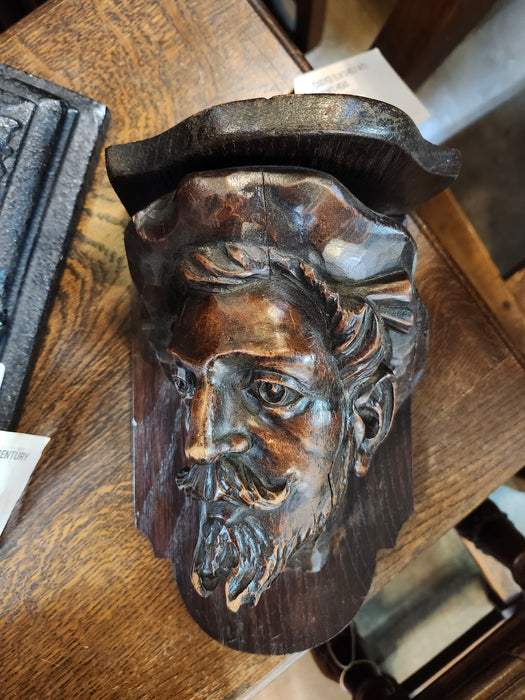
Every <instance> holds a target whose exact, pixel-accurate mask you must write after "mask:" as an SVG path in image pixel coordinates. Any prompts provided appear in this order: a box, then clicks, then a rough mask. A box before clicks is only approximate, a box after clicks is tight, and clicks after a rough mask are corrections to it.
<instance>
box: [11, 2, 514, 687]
mask: <svg viewBox="0 0 525 700" xmlns="http://www.w3.org/2000/svg"><path fill="white" fill-rule="evenodd" d="M0 49H1V53H0V57H1V60H2V61H3V62H5V63H9V64H11V65H13V66H16V67H18V68H22V69H24V70H28V71H30V72H33V73H36V74H38V75H40V76H41V77H43V78H47V79H49V80H53V81H55V82H57V83H59V84H61V85H64V86H66V87H68V88H71V89H73V90H77V91H79V92H82V93H84V94H86V95H88V96H89V97H92V98H94V99H96V100H99V101H101V102H103V103H105V104H106V105H108V107H109V108H110V109H111V112H112V122H111V127H110V131H109V134H108V137H107V143H108V144H109V143H116V142H126V141H130V140H137V139H142V138H145V137H147V136H150V135H153V134H155V133H157V132H159V131H161V130H163V129H166V128H168V127H169V126H172V125H173V124H175V123H176V122H178V121H180V120H181V119H183V118H185V117H187V116H189V115H190V114H192V113H194V112H196V111H199V110H201V109H203V108H205V107H208V106H210V105H213V104H217V103H220V102H224V101H229V100H234V99H243V98H249V97H257V96H269V95H272V94H277V93H285V92H289V91H290V90H291V88H292V85H293V78H294V76H295V75H296V74H297V73H298V71H299V67H298V66H299V62H298V59H294V58H293V57H292V56H291V55H290V54H289V53H288V52H287V50H286V48H285V47H284V45H283V43H282V42H281V41H279V39H278V38H277V36H276V35H275V34H274V33H273V32H272V31H271V30H270V29H269V28H268V26H267V24H265V23H264V22H263V21H262V20H261V18H260V17H259V15H258V14H257V13H256V12H255V11H254V10H253V9H252V7H251V6H250V5H249V4H248V3H247V2H246V1H245V0H214V1H213V2H210V1H209V0H192V1H191V2H187V1H186V0H83V2H79V1H77V0H58V1H57V2H52V1H51V2H50V3H47V4H46V5H45V6H43V7H41V8H39V9H38V10H37V11H35V12H34V13H33V14H32V15H31V16H29V17H28V18H26V19H25V20H23V21H22V22H21V23H19V24H18V25H17V26H15V27H13V28H12V29H11V30H9V31H8V32H6V33H5V34H3V35H2V36H0ZM126 221H127V217H126V215H125V213H124V210H123V207H122V206H121V205H120V203H119V202H118V200H117V198H116V196H115V194H114V193H113V191H112V190H111V188H110V186H109V183H108V182H107V179H106V175H105V171H104V167H103V164H102V163H99V165H98V167H97V169H96V173H95V177H94V182H93V185H92V187H91V191H90V193H89V195H88V197H87V199H86V202H85V206H84V210H83V213H82V217H81V220H80V224H79V227H78V231H77V233H76V235H75V237H74V240H73V243H72V246H71V250H70V253H69V256H68V258H67V261H66V265H65V269H64V272H63V274H62V278H61V281H60V285H59V289H58V293H57V295H56V299H55V302H54V305H53V308H52V311H51V315H50V318H49V322H48V327H47V331H46V333H45V335H44V337H43V340H42V344H41V350H40V355H39V357H38V361H37V364H36V367H35V370H34V373H33V377H32V380H31V383H30V387H29V392H28V395H27V400H26V403H25V408H24V411H23V414H22V417H21V420H20V423H19V426H18V429H19V430H20V431H22V432H28V433H35V434H39V435H48V436H51V438H52V439H51V442H50V444H49V446H48V447H47V448H46V452H45V454H44V457H43V459H42V461H41V463H40V464H39V465H38V467H37V468H36V470H35V472H34V475H33V477H32V479H31V482H30V484H29V487H28V489H27V492H26V494H25V496H24V498H23V499H22V501H21V502H20V504H19V506H18V507H17V509H16V510H15V512H14V515H13V517H12V518H11V520H10V522H9V523H8V525H7V528H6V530H5V532H4V534H3V536H2V537H1V538H0V639H1V640H2V643H1V650H2V662H1V664H0V695H1V696H2V697H24V698H27V697H39V698H40V697H53V698H57V697H64V698H69V697H74V696H75V695H79V696H80V697H87V696H89V697H96V698H99V697H100V698H101V697H103V698H111V697H114V698H137V697H149V698H157V697H158V698H164V697H169V698H175V697H176V698H194V697H198V698H236V697H240V696H243V695H246V694H248V693H249V692H250V689H252V690H253V688H254V687H255V686H256V684H257V683H258V682H259V681H261V680H262V679H265V678H267V676H268V674H269V673H271V672H273V671H275V669H276V668H277V667H278V665H279V664H281V663H283V660H282V658H281V659H280V658H265V657H261V656H253V655H247V654H242V653H239V652H234V651H231V650H229V649H227V648H225V647H222V646H221V645H219V644H218V643H216V642H214V641H213V640H211V639H210V638H209V637H207V635H206V634H205V633H204V632H202V631H201V630H200V628H199V627H198V626H197V625H196V624H195V623H194V622H193V620H192V619H191V617H190V615H189V613H188V612H187V611H186V609H185V607H184V605H183V603H182V601H181V599H180V597H179V594H178V592H177V588H176V585H175V582H174V578H173V573H172V568H171V563H170V562H169V561H164V560H159V559H155V557H154V556H153V554H152V551H151V547H150V545H149V543H148V541H147V540H146V538H145V537H144V536H143V535H141V534H140V533H139V532H138V531H137V530H136V529H135V527H134V523H133V500H132V463H131V386H130V377H131V372H130V281H129V276H128V271H127V267H126V263H125V258H124V248H123V241H122V233H123V229H124V226H125V224H126ZM412 230H413V231H414V232H415V235H416V238H417V242H418V245H419V247H420V266H419V272H418V284H419V288H420V292H421V296H422V298H423V299H424V300H425V302H426V304H427V306H428V307H429V310H430V328H431V349H430V355H429V358H428V362H427V369H426V373H425V375H424V378H423V379H422V381H421V383H420V385H419V386H418V388H417V389H416V392H415V394H414V399H413V443H414V478H415V492H416V493H415V495H416V513H415V515H414V516H413V517H412V518H411V519H410V521H409V522H408V523H407V524H406V525H405V527H404V528H403V530H402V533H401V536H400V540H399V545H398V547H397V548H396V549H395V550H394V551H389V552H385V553H382V554H381V556H380V560H379V565H378V573H377V576H376V579H375V583H374V590H377V589H378V588H380V587H381V586H383V585H384V584H385V583H386V582H387V581H388V580H389V579H390V578H391V577H392V576H393V575H394V574H395V573H396V572H397V571H399V570H400V569H401V568H403V566H405V565H406V564H407V563H408V561H409V560H410V559H411V558H412V557H413V556H414V555H415V553H417V552H418V551H420V550H421V549H422V548H424V547H425V546H427V545H428V544H430V543H432V542H433V541H435V540H436V539H437V538H438V537H439V536H440V535H441V534H442V533H444V532H445V531H446V530H448V529H449V528H450V527H451V526H453V524H454V523H455V522H456V521H457V520H459V519H460V518H461V517H462V516H463V515H464V514H466V513H467V512H468V511H469V510H470V509H471V508H472V507H474V505H476V504H477V503H479V502H480V501H481V500H483V499H484V498H485V497H486V496H487V495H488V494H489V493H490V491H491V490H492V489H493V488H494V487H496V486H497V485H499V484H500V483H502V482H503V481H504V480H505V479H506V477H507V476H510V475H511V474H512V473H513V472H514V471H516V470H517V469H518V468H519V467H521V466H522V464H521V462H520V460H521V458H522V456H523V454H524V447H525V429H524V428H525V426H524V414H525V410H524V409H525V406H524V398H523V397H524V396H525V372H524V371H523V368H522V367H521V366H520V364H519V357H518V354H517V352H516V351H515V350H514V348H513V347H512V345H511V344H510V342H509V341H507V340H506V338H505V337H504V334H503V331H502V329H501V327H500V326H498V324H497V322H496V321H495V320H494V318H493V317H492V316H491V314H490V312H489V311H488V309H487V307H485V306H484V303H483V302H482V301H481V299H480V298H479V297H478V295H477V294H476V293H475V292H474V291H473V289H472V288H471V287H470V285H469V283H468V282H467V280H466V279H465V278H464V276H463V275H462V274H461V272H460V271H459V270H458V269H457V268H456V266H455V264H454V263H453V261H451V260H450V259H449V258H448V256H447V254H446V253H444V252H443V250H442V249H441V248H440V246H439V243H438V242H437V239H436V238H435V236H434V233H433V231H432V221H429V220H427V221H426V222H424V223H423V222H419V229H417V227H415V226H414V225H412Z"/></svg>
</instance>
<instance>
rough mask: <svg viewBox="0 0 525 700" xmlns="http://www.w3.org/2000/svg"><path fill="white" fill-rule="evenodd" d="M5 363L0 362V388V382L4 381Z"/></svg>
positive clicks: (0, 386)
mask: <svg viewBox="0 0 525 700" xmlns="http://www.w3.org/2000/svg"><path fill="white" fill-rule="evenodd" d="M4 374H5V365H4V363H3V362H0V389H1V388H2V382H3V381H4Z"/></svg>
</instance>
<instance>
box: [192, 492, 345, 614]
mask: <svg viewBox="0 0 525 700" xmlns="http://www.w3.org/2000/svg"><path fill="white" fill-rule="evenodd" d="M330 505H331V504H329V503H328V504H325V507H324V508H322V509H320V510H319V511H318V513H317V514H315V515H314V516H313V518H312V519H311V522H309V523H308V524H307V525H304V526H303V527H301V528H299V529H297V530H296V531H295V532H293V533H287V534H286V535H285V533H283V532H281V531H279V532H275V531H274V530H275V526H274V525H273V523H275V520H274V519H273V518H268V517H265V514H263V513H260V512H259V513H254V511H253V510H249V509H243V511H244V512H242V513H239V512H237V513H236V515H235V516H234V517H232V518H231V519H224V518H223V517H220V516H218V515H216V514H215V513H213V514H212V513H210V509H209V508H210V504H208V503H206V502H201V505H200V509H201V510H200V531H199V539H198V541H197V545H196V547H195V553H194V557H193V567H192V574H191V581H192V584H193V587H194V588H195V590H196V591H197V593H199V595H201V596H203V597H206V596H208V595H210V594H211V593H212V592H213V591H214V590H215V589H216V588H217V586H218V585H219V584H220V583H221V582H222V583H223V584H224V588H225V595H226V605H227V606H228V608H229V609H230V610H231V611H232V612H236V611H237V610H238V609H239V608H240V606H241V605H250V606H255V605H257V603H258V602H259V599H260V597H261V595H262V594H263V593H264V591H265V590H266V589H268V588H269V587H270V586H271V585H272V584H273V583H274V581H275V580H276V579H277V577H278V576H279V575H280V573H281V572H282V571H283V569H284V568H285V567H286V565H287V564H288V562H289V560H290V558H291V557H292V555H294V554H295V553H296V552H298V550H299V549H300V548H301V547H302V545H303V544H305V543H306V542H309V543H310V544H312V543H313V541H314V539H315V538H316V537H317V535H318V534H319V523H320V521H321V522H323V523H324V522H326V519H327V517H328V515H329V513H330V510H331V507H330ZM278 520H279V519H277V522H278ZM301 551H303V549H301ZM295 560H296V558H294V561H295ZM312 560H313V559H312ZM290 565H292V564H290ZM303 567H304V562H303V564H302V565H301V568H303ZM304 568H308V569H310V568H314V567H313V566H312V567H310V566H307V567H304Z"/></svg>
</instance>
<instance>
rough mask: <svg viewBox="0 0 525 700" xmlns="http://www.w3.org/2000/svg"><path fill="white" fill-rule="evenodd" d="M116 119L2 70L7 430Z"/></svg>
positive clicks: (0, 195) (0, 303) (0, 192)
mask: <svg viewBox="0 0 525 700" xmlns="http://www.w3.org/2000/svg"><path fill="white" fill-rule="evenodd" d="M108 118H109V111H108V109H107V108H106V107H105V106H104V105H102V104H100V103H98V102H95V101H93V100H91V99H89V98H87V97H83V96H82V95H79V94H77V93H75V92H72V91H71V90H67V89H65V88H62V87H60V86H58V85H55V84H53V83H50V82H48V81H45V80H42V79H41V78H38V77H35V76H33V75H30V74H29V73H24V72H23V71H20V70H17V69H15V68H11V67H9V66H5V65H2V64H0V362H1V363H2V364H3V365H5V376H4V380H3V383H2V385H1V387H0V429H8V428H12V427H13V425H14V422H15V421H16V416H17V410H18V409H19V408H20V403H21V397H22V394H23V389H24V384H25V382H26V381H27V378H28V375H29V370H30V366H31V360H32V358H33V356H34V350H35V341H36V338H37V334H38V330H39V328H40V327H41V325H42V322H43V320H44V317H45V313H46V309H47V308H48V306H49V302H50V300H51V295H52V290H53V286H54V282H55V280H56V278H57V272H58V269H59V267H60V263H61V261H62V259H63V255H64V251H65V248H66V245H67V242H68V240H69V237H70V234H71V233H72V232H73V230H74V228H75V224H76V221H77V216H78V213H79V211H80V207H81V204H82V200H83V196H84V194H85V192H86V188H87V186H88V184H89V181H90V177H91V175H92V171H93V167H94V164H95V162H96V156H97V155H98V152H99V150H100V146H101V142H102V138H103V135H104V132H105V127H106V126H107V123H108Z"/></svg>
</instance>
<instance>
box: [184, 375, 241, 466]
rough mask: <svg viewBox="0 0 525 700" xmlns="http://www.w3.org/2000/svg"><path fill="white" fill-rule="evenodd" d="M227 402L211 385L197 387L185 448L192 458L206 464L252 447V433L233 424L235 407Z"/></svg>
mask: <svg viewBox="0 0 525 700" xmlns="http://www.w3.org/2000/svg"><path fill="white" fill-rule="evenodd" d="M227 403H229V402H226V401H225V400H224V399H222V400H221V397H220V395H219V392H218V391H217V390H216V389H213V388H211V387H209V386H204V387H199V388H197V390H196V391H195V395H194V396H193V399H192V402H191V410H190V426H189V431H188V436H187V438H186V448H185V452H186V457H188V459H190V460H191V461H192V462H196V463H200V464H207V463H209V462H213V461H214V460H216V459H218V458H219V457H220V456H221V455H226V454H241V453H243V452H247V451H248V450H249V449H250V439H249V437H248V436H247V435H245V434H244V431H243V430H242V429H237V428H236V427H235V425H234V423H235V420H234V418H235V417H234V411H235V407H234V406H232V405H229V406H228V405H225V404H227Z"/></svg>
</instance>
